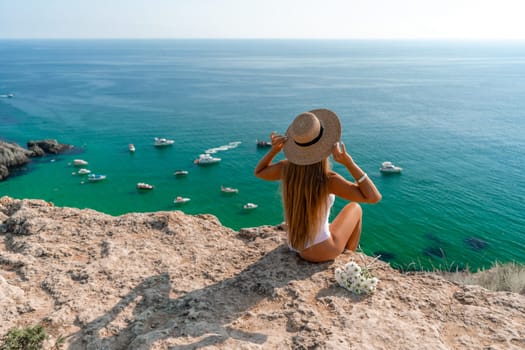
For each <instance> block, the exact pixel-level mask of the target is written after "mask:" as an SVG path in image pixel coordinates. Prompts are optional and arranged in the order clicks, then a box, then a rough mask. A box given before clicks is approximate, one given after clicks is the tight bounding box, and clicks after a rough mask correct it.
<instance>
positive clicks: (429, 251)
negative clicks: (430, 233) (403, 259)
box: [423, 247, 446, 259]
mask: <svg viewBox="0 0 525 350" xmlns="http://www.w3.org/2000/svg"><path fill="white" fill-rule="evenodd" d="M423 254H425V255H426V256H430V257H433V258H440V259H442V258H444V257H445V256H446V255H445V251H444V250H443V249H442V248H441V247H427V248H425V249H423Z"/></svg>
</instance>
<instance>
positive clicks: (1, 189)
mask: <svg viewBox="0 0 525 350" xmlns="http://www.w3.org/2000/svg"><path fill="white" fill-rule="evenodd" d="M523 44H524V43H523V42H521V43H520V42H441V41H430V42H419V41H338V40H80V41H73V40H3V41H0V95H4V94H6V93H13V94H14V97H13V98H6V97H0V138H1V139H4V140H8V141H15V142H17V143H19V144H22V145H25V142H26V141H27V140H29V139H41V138H56V139H58V140H59V141H60V142H62V143H69V144H73V145H75V146H77V147H79V148H81V149H82V150H83V151H82V153H81V154H75V155H62V156H57V157H46V158H43V159H40V160H36V161H34V162H32V163H31V164H30V165H29V166H27V167H26V168H24V170H23V171H22V172H20V173H19V176H15V177H12V178H10V179H8V180H7V181H4V182H1V183H0V195H9V196H12V197H15V198H41V199H45V200H48V201H52V202H54V203H55V204H56V205H59V206H70V207H77V208H92V209H96V210H99V211H103V212H106V213H109V214H112V215H120V214H123V213H127V212H135V211H136V212H150V211H158V210H183V211H184V212H186V213H190V214H196V213H211V214H214V215H216V216H217V217H218V218H219V219H220V221H221V222H222V223H223V224H224V225H226V226H229V227H232V228H234V229H239V228H241V227H251V226H258V225H264V224H278V223H280V222H281V221H282V207H281V203H280V195H279V185H278V184H277V183H270V182H263V181H261V180H258V179H256V178H255V177H254V176H253V168H254V167H255V165H256V163H257V161H258V160H259V158H260V157H262V156H263V154H264V152H265V150H260V149H257V148H256V146H255V140H256V139H258V138H268V135H269V134H270V132H271V131H273V130H275V131H277V132H284V131H285V130H286V128H287V126H288V124H289V123H290V121H291V120H292V119H293V118H294V117H295V116H296V115H297V114H299V113H300V112H303V111H306V110H309V109H314V108H322V107H326V108H330V109H332V110H334V111H336V112H337V113H338V114H339V116H340V117H341V119H342V123H343V141H344V142H345V143H346V145H347V148H348V150H349V152H350V153H351V155H352V156H353V157H354V159H355V160H356V161H357V163H358V164H359V165H360V166H361V167H362V168H363V169H364V170H365V171H366V172H368V174H369V176H370V177H371V178H372V179H373V180H374V181H375V183H376V185H377V187H378V188H379V189H380V191H381V192H382V194H383V200H382V201H381V202H380V203H379V204H377V205H363V207H364V228H363V235H362V240H361V246H362V248H363V250H364V252H366V253H367V254H382V256H383V258H384V259H387V260H390V261H391V263H392V264H393V265H396V266H400V265H401V266H407V265H408V264H410V263H411V262H416V265H417V266H420V265H422V266H426V267H430V266H450V265H454V264H457V265H458V266H460V267H462V266H470V267H471V268H478V267H487V266H490V265H491V263H493V262H494V261H496V260H497V261H503V262H506V261H511V260H515V261H520V262H525V245H524V243H523V242H524V238H525V233H524V227H525V210H524V209H525V204H524V203H525V176H524V174H523V168H524V167H523V165H524V164H525V152H524V151H525V98H524V92H525V45H523ZM157 136H158V137H167V138H172V139H174V140H175V144H174V145H173V146H172V147H167V148H165V149H157V148H155V147H153V145H152V144H153V139H154V137H157ZM230 142H241V143H240V144H239V145H238V146H237V147H236V148H231V149H229V150H225V151H221V152H219V153H217V156H219V157H221V158H222V162H221V163H220V164H217V165H214V166H210V167H206V168H204V167H198V166H196V165H194V164H193V160H194V159H195V158H196V157H197V156H198V155H199V154H200V153H203V152H204V151H205V150H207V149H210V148H214V147H218V146H222V145H227V144H229V143H230ZM128 143H133V144H135V147H136V149H137V151H136V152H135V154H130V152H129V151H128V148H127V145H128ZM75 158H82V159H85V160H86V161H88V162H89V168H90V169H91V170H92V171H94V172H97V173H103V174H106V175H107V180H106V181H103V182H100V183H82V178H81V177H80V176H78V175H72V172H74V171H76V169H74V168H73V167H72V166H70V163H71V162H72V160H73V159H75ZM385 160H390V161H393V162H394V163H395V164H397V165H399V166H402V167H403V168H404V172H403V173H402V174H401V175H397V176H384V175H381V173H380V172H379V171H378V168H379V166H380V164H381V162H383V161H385ZM334 168H335V169H336V170H337V171H340V172H342V173H345V174H346V172H345V170H344V169H343V168H341V167H340V166H339V165H338V164H334ZM176 169H186V170H188V171H189V175H188V176H187V177H186V178H182V179H177V178H175V177H174V176H173V172H174V171H175V170H176ZM139 181H144V182H147V183H151V184H153V185H155V189H154V190H153V191H150V192H146V193H140V192H138V191H137V190H136V188H135V185H136V183H137V182H139ZM221 185H227V186H232V187H236V188H238V189H239V193H238V194H237V195H229V196H227V195H224V194H223V193H221V191H220V186H221ZM178 195H181V196H185V197H191V201H190V202H189V203H187V204H186V205H184V206H181V207H177V206H176V205H174V204H173V199H174V198H175V197H176V196H178ZM247 202H254V203H257V204H258V205H259V208H258V209H256V210H254V211H251V212H246V211H243V210H242V205H243V204H244V203H247ZM343 205H344V203H343V202H342V201H340V200H338V201H337V202H336V206H335V211H338V210H339V209H341V208H342V206H343Z"/></svg>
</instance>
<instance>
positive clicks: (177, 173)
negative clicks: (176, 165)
mask: <svg viewBox="0 0 525 350" xmlns="http://www.w3.org/2000/svg"><path fill="white" fill-rule="evenodd" d="M173 175H174V176H176V177H183V176H186V175H188V170H175V172H174V173H173Z"/></svg>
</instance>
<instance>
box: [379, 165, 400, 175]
mask: <svg viewBox="0 0 525 350" xmlns="http://www.w3.org/2000/svg"><path fill="white" fill-rule="evenodd" d="M379 171H381V172H382V173H389V174H395V173H400V172H401V171H403V168H401V167H398V166H395V165H394V164H392V162H383V163H381V168H379Z"/></svg>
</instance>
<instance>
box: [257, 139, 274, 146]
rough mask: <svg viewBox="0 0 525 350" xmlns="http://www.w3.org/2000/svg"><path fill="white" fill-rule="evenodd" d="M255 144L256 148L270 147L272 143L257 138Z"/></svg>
mask: <svg viewBox="0 0 525 350" xmlns="http://www.w3.org/2000/svg"><path fill="white" fill-rule="evenodd" d="M256 144H257V147H258V148H266V147H272V143H271V142H270V141H264V140H257V143H256Z"/></svg>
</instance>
